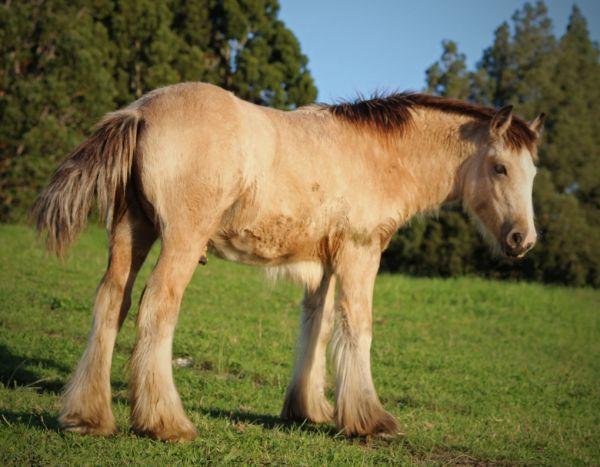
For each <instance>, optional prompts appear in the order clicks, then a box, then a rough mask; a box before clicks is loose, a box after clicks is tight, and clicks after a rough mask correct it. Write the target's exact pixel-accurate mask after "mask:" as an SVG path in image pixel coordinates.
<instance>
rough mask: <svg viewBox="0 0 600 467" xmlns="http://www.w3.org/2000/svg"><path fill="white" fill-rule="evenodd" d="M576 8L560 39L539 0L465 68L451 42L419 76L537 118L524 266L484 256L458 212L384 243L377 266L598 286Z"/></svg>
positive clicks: (593, 185)
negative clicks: (532, 219) (532, 224)
mask: <svg viewBox="0 0 600 467" xmlns="http://www.w3.org/2000/svg"><path fill="white" fill-rule="evenodd" d="M598 53H599V50H598V45H597V44H595V43H593V42H592V41H591V40H590V37H589V32H588V29H587V24H586V20H585V18H584V17H583V15H582V14H581V11H580V10H579V9H578V8H577V6H574V7H573V11H572V14H571V17H570V20H569V24H568V27H567V30H566V32H565V33H564V35H563V36H562V37H561V38H560V39H558V40H557V39H556V38H555V37H554V36H553V34H552V24H551V21H550V19H549V18H548V16H547V10H546V6H545V5H544V3H543V2H537V3H535V4H529V3H528V4H525V5H524V6H523V8H522V9H520V10H518V11H517V12H516V13H515V14H514V15H513V17H512V27H511V25H509V24H508V23H503V24H502V25H500V27H499V28H498V29H497V30H496V32H495V38H494V43H493V44H492V46H490V47H489V48H488V49H486V50H485V51H484V53H483V56H482V58H481V60H480V61H479V63H478V64H477V66H476V68H475V69H474V70H470V71H469V70H468V69H467V66H466V62H465V56H464V54H462V53H460V51H459V50H458V47H457V45H456V43H454V42H452V41H445V42H444V43H443V53H442V57H441V59H440V60H439V61H438V62H436V63H435V64H433V65H432V66H431V67H430V68H429V69H428V70H427V72H426V76H427V84H428V89H427V90H428V91H429V92H434V93H437V94H442V95H445V96H452V97H458V98H462V99H469V100H471V101H474V102H477V103H481V104H484V105H489V106H494V107H501V106H504V105H507V104H513V105H515V108H516V109H517V111H518V112H519V114H521V115H523V116H525V117H528V118H534V117H535V116H536V115H537V114H539V113H540V112H545V113H546V114H547V116H548V117H547V120H546V125H545V130H544V139H543V143H542V146H541V148H540V154H539V159H540V162H539V168H538V176H537V178H536V183H535V186H534V205H535V211H536V224H537V227H538V230H539V232H540V233H541V238H540V240H539V242H538V244H537V246H536V247H535V248H534V250H533V251H532V252H531V253H529V254H528V256H527V257H526V259H525V260H523V261H520V262H514V261H509V260H504V259H501V258H492V257H490V255H489V253H487V251H486V248H485V246H484V245H483V242H482V240H481V239H479V238H478V236H477V235H476V234H475V233H474V230H473V227H472V226H470V225H469V223H468V220H467V218H466V216H465V215H464V214H463V213H461V212H460V211H459V210H458V209H449V210H444V211H443V212H441V213H440V214H439V216H438V217H439V219H426V220H416V221H414V222H413V223H412V224H411V225H410V226H408V227H407V228H406V229H404V230H402V231H401V232H400V233H399V234H398V235H396V237H395V238H394V240H393V241H392V243H391V245H390V248H389V249H388V251H387V252H386V254H385V257H384V263H383V265H384V268H386V269H388V270H391V271H407V272H410V273H415V274H423V275H442V276H451V275H458V274H464V273H477V274H484V275H489V276H494V277H519V278H526V279H532V280H543V281H546V282H558V283H565V284H572V285H585V284H589V285H593V286H595V287H598V286H600V272H599V271H600V216H599V214H600V212H599V209H600V149H599V148H600V119H599V118H598V117H599V116H600V62H599V60H598V57H599V55H598Z"/></svg>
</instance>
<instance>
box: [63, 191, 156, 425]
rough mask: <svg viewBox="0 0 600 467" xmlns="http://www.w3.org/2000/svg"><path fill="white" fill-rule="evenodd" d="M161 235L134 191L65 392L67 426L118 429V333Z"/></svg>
mask: <svg viewBox="0 0 600 467" xmlns="http://www.w3.org/2000/svg"><path fill="white" fill-rule="evenodd" d="M155 239H156V233H155V230H154V227H153V226H152V224H150V222H149V221H148V220H147V219H146V217H145V216H144V214H143V213H142V212H141V210H140V208H139V206H138V204H137V202H136V201H135V199H133V198H132V197H131V196H129V199H128V208H127V210H126V212H125V213H124V215H123V217H122V218H121V219H120V220H119V221H118V222H117V223H116V224H115V226H114V228H113V229H112V231H111V233H110V239H109V261H108V267H107V270H106V273H105V274H104V277H103V278H102V281H101V282H100V285H99V286H98V290H97V292H96V297H95V300H94V309H93V323H92V329H91V331H90V334H89V337H88V343H87V347H86V349H85V352H84V353H83V356H82V357H81V360H80V361H79V364H78V365H77V369H76V370H75V373H74V375H73V377H72V378H71V380H70V382H69V383H68V384H67V386H66V388H65V391H64V393H63V397H62V408H61V411H60V416H59V423H60V425H61V427H62V428H63V429H64V430H66V431H72V432H77V433H81V434H91V435H110V434H112V433H114V432H115V430H116V425H115V418H114V416H113V414H112V410H111V387H110V368H111V360H112V353H113V348H114V343H115V339H116V336H117V333H118V331H119V329H120V327H121V324H122V323H123V321H124V319H125V317H126V316H127V312H128V311H129V307H130V305H131V289H132V287H133V283H134V281H135V277H136V275H137V273H138V271H139V269H140V267H141V266H142V264H143V262H144V260H145V259H146V256H147V254H148V252H149V251H150V248H151V247H152V244H153V243H154V241H155Z"/></svg>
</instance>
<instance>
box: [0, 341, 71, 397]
mask: <svg viewBox="0 0 600 467" xmlns="http://www.w3.org/2000/svg"><path fill="white" fill-rule="evenodd" d="M35 367H38V368H39V367H42V368H52V369H55V370H58V371H59V372H60V373H64V374H69V372H70V369H69V368H67V367H66V366H64V365H62V364H61V363H58V362H55V361H54V360H50V359H48V358H31V357H23V356H20V355H17V354H15V353H14V352H13V351H12V350H11V349H10V348H9V347H7V346H6V345H4V344H0V381H1V382H2V383H3V384H4V387H6V388H7V389H15V388H28V389H32V390H35V391H37V392H38V393H55V394H57V393H59V392H60V391H61V389H62V387H63V386H64V381H62V380H61V379H59V378H57V377H54V378H48V377H43V376H41V375H40V374H39V373H37V372H36V371H35V370H34V369H32V368H35Z"/></svg>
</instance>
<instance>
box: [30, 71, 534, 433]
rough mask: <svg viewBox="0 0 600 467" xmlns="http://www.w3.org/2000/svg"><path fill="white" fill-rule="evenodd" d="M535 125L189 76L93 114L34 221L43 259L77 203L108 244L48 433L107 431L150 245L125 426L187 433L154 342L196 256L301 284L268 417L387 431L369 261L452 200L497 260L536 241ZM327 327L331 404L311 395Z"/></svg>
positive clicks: (435, 103) (67, 228)
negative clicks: (250, 97)
mask: <svg viewBox="0 0 600 467" xmlns="http://www.w3.org/2000/svg"><path fill="white" fill-rule="evenodd" d="M543 118H544V117H543V114H542V115H540V116H538V117H537V118H536V119H535V120H533V121H532V122H530V123H526V122H525V121H524V120H522V119H520V118H519V117H517V116H513V112H512V108H511V107H504V108H502V109H501V110H499V111H495V110H493V109H489V108H486V107H481V106H476V105H473V104H469V103H466V102H463V101H459V100H453V99H449V98H444V97H436V96H430V95H425V94H416V93H400V94H392V95H389V96H375V97H373V98H371V99H367V100H362V101H357V102H353V103H342V104H337V105H310V106H307V107H302V108H299V109H297V110H294V111H280V110H275V109H271V108H265V107H260V106H257V105H254V104H252V103H249V102H245V101H243V100H241V99H239V98H236V97H235V96H234V95H233V94H231V93H230V92H227V91H225V90H222V89H220V88H218V87H215V86H212V85H209V84H202V83H184V84H179V85H174V86H169V87H165V88H162V89H158V90H155V91H153V92H150V93H149V94H147V95H145V96H143V97H142V98H140V99H139V100H137V101H136V102H134V103H133V104H131V105H129V106H128V107H126V108H124V109H122V110H118V111H116V112H113V113H110V114H108V115H107V116H106V117H105V118H104V119H103V120H102V121H101V122H100V123H99V124H98V126H97V127H96V129H95V132H94V133H93V134H92V136H91V137H90V138H89V139H87V140H86V141H84V142H83V143H82V144H81V145H80V146H79V147H77V148H76V149H75V150H74V151H73V153H72V154H71V155H70V156H69V157H68V158H67V159H66V160H65V161H64V162H63V163H62V165H60V167H59V168H58V169H57V171H56V172H55V174H54V175H53V177H52V179H51V181H50V183H49V185H48V186H47V187H46V188H45V189H44V191H43V192H42V193H41V195H40V197H39V198H38V201H37V204H36V206H35V211H34V212H35V216H36V220H37V228H38V229H39V230H41V231H47V247H48V249H50V250H53V251H55V252H57V253H58V254H59V255H61V254H63V253H64V252H65V251H66V249H67V247H68V246H69V244H71V243H72V242H73V241H74V240H75V238H76V236H77V234H78V233H79V232H80V231H81V230H82V228H83V227H84V225H85V222H86V219H87V216H88V212H89V210H90V208H91V205H92V202H93V201H94V198H95V199H96V200H97V202H98V205H99V208H100V211H101V212H102V213H103V215H104V216H105V217H106V222H107V227H108V234H109V262H108V268H107V270H106V273H105V274H104V277H103V279H102V281H101V283H100V286H99V288H98V290H97V294H96V298H95V302H94V308H93V324H92V329H91V332H90V335H89V340H88V342H87V348H86V350H85V352H84V354H83V356H82V358H81V360H80V362H79V365H78V366H77V369H76V371H75V374H74V375H73V377H72V379H71V381H70V383H69V384H68V385H67V387H66V390H65V393H64V395H63V405H62V410H61V413H60V418H59V420H60V424H61V426H62V427H63V428H64V429H66V430H69V431H75V432H79V433H84V434H96V435H108V434H111V433H113V432H114V431H115V419H114V417H113V414H112V411H111V387H110V366H111V357H112V352H113V346H114V343H115V338H116V335H117V332H118V331H119V328H120V327H121V324H122V323H123V320H124V319H125V317H126V315H127V312H128V309H129V307H130V304H131V289H132V286H133V283H134V280H135V277H136V274H137V272H138V270H139V269H140V267H141V265H142V263H143V262H144V259H145V258H146V255H147V254H148V251H149V250H150V247H151V246H152V244H153V243H154V242H155V241H156V240H157V239H158V238H160V242H161V251H160V256H159V259H158V262H157V264H156V266H155V267H154V270H153V272H152V274H151V276H150V278H149V279H148V282H147V284H146V288H145V290H144V293H143V295H142V298H141V301H140V306H139V313H138V317H137V338H136V343H135V347H134V350H133V355H132V358H131V382H130V397H131V423H132V426H133V429H134V430H135V431H136V432H138V433H142V434H146V435H148V436H152V437H155V438H158V439H163V440H189V439H193V438H194V437H195V436H196V435H197V433H196V429H195V428H194V426H193V424H192V423H191V422H190V421H189V420H188V418H187V417H186V415H185V412H184V410H183V406H182V403H181V399H180V397H179V394H178V393H177V390H176V388H175V384H174V381H173V375H172V367H171V359H172V355H171V347H172V340H173V332H174V329H175V325H176V322H177V317H178V313H179V306H180V303H181V299H182V295H183V293H184V290H185V288H186V286H187V284H188V282H189V281H190V279H191V277H192V274H193V272H194V270H195V268H196V266H197V265H198V262H199V261H200V260H202V261H204V258H205V254H206V251H207V248H208V249H210V250H211V251H213V252H214V253H215V254H216V255H218V256H221V257H223V258H225V259H228V260H232V261H239V262H242V263H246V264H254V265H259V266H264V267H266V268H268V269H269V271H270V272H271V274H273V275H275V276H288V277H291V278H293V279H296V280H297V281H299V282H301V283H302V284H303V285H304V288H305V296H304V301H303V305H302V308H303V310H302V319H301V332H300V338H299V344H298V356H297V359H296V363H295V369H294V373H293V377H292V380H291V383H290V385H289V387H288V390H287V394H286V396H285V403H284V407H283V411H282V417H284V418H286V419H292V420H309V421H311V422H314V423H321V422H328V421H331V420H333V421H334V422H335V424H336V425H337V427H338V428H339V429H340V430H341V431H342V432H343V433H345V434H346V435H368V434H380V435H393V434H395V433H396V432H397V431H398V428H397V423H396V421H395V419H394V418H393V417H392V416H391V415H390V414H389V413H388V412H386V411H385V410H384V408H383V407H382V405H381V403H380V401H379V398H378V396H377V393H376V391H375V386H374V385H373V381H372V378H371V362H370V347H371V338H372V317H371V314H372V296H373V287H374V283H375V277H376V274H377V270H378V267H379V262H380V257H381V253H382V251H383V250H384V249H385V248H386V246H387V244H388V242H389V241H390V238H391V236H392V235H393V234H394V232H395V231H396V230H397V229H398V228H399V227H400V226H402V225H403V224H404V223H405V222H406V221H407V220H409V219H410V218H411V217H412V216H413V215H415V214H417V213H422V212H427V211H431V210H434V209H436V208H438V207H439V206H441V205H443V204H444V203H450V202H459V203H461V204H462V206H463V207H464V209H465V210H466V211H467V212H468V213H469V214H470V215H471V217H472V218H473V220H474V221H475V224H476V225H477V226H478V227H479V228H480V229H481V230H482V232H483V233H484V235H485V236H486V237H487V238H488V239H489V240H490V241H491V243H493V244H494V245H496V247H497V248H498V249H499V250H501V251H502V252H503V253H504V254H506V255H509V256H514V257H520V256H522V255H524V254H525V253H526V252H527V251H528V250H529V249H530V248H531V247H532V246H533V244H534V243H535V241H536V230H535V227H534V221H533V207H532V187H533V179H534V176H535V172H536V168H535V164H534V162H535V160H536V157H537V156H536V147H537V144H538V141H539V136H540V132H541V128H542V125H543ZM336 289H337V294H336ZM334 310H335V311H336V313H334ZM334 314H335V315H336V317H335V321H336V326H335V331H334ZM332 334H333V363H334V366H335V405H334V408H332V406H331V405H330V403H329V402H328V401H327V399H326V396H325V391H324V388H325V379H326V378H325V374H326V372H325V365H326V347H327V345H328V341H329V340H330V338H331V336H332Z"/></svg>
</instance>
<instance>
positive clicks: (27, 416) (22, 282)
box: [0, 226, 600, 465]
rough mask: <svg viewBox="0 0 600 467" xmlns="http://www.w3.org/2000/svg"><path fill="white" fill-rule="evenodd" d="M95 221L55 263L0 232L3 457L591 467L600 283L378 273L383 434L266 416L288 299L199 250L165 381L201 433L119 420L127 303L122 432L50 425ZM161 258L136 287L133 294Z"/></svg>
mask: <svg viewBox="0 0 600 467" xmlns="http://www.w3.org/2000/svg"><path fill="white" fill-rule="evenodd" d="M105 244H106V241H105V238H104V233H103V232H102V231H101V230H100V229H97V228H92V229H90V230H88V232H87V233H86V234H85V235H84V236H83V238H82V239H81V241H80V242H79V244H78V245H77V246H76V247H75V248H74V250H73V251H72V252H71V254H70V255H69V257H68V260H67V261H66V262H64V263H61V262H59V261H57V260H55V259H53V258H49V257H46V256H45V254H44V253H43V252H42V251H41V249H40V248H39V247H38V246H37V245H36V243H35V241H34V235H33V233H32V232H31V231H30V230H29V229H27V228H25V227H20V226H0V263H1V265H2V267H1V269H0V463H1V464H2V465H6V464H21V465H22V464H26V463H27V464H59V463H60V464H71V463H85V464H109V463H125V462H130V463H131V462H134V463H144V464H164V463H168V464H174V463H186V464H187V463H192V462H213V463H217V462H218V463H227V462H229V463H234V462H235V463H237V462H245V463H277V464H280V463H290V464H292V463H293V464H321V465H322V464H331V463H333V464H350V463H351V464H373V463H395V464H410V463H433V464H436V463H439V464H444V463H451V464H455V463H458V464H475V463H489V464H553V465H556V464H562V465H574V464H596V465H598V464H600V435H599V432H600V358H599V357H600V307H599V306H598V305H599V299H600V292H598V291H593V290H575V289H566V288H559V287H546V286H541V285H535V284H508V283H499V282H490V281H485V280H481V279H473V278H465V279H453V280H437V279H415V278H410V277H405V276H387V275H383V276H381V277H379V278H378V282H377V286H376V294H375V328H374V334H375V337H374V343H373V352H372V355H373V372H374V379H375V384H376V386H377V387H378V390H379V394H380V397H381V399H382V401H383V403H384V405H385V406H386V408H387V409H388V410H389V411H390V412H391V413H392V414H394V415H395V416H396V417H397V418H398V420H399V421H400V424H401V427H402V430H403V433H404V434H403V435H402V436H400V437H398V438H397V439H394V440H380V439H371V438H367V439H359V438H356V439H346V438H344V437H342V436H340V435H338V434H337V433H336V430H335V428H334V427H333V426H312V425H307V424H286V423H283V422H282V421H281V420H279V418H278V414H279V411H280V409H281V404H282V402H283V395H284V391H285V388H286V385H287V381H288V378H289V376H290V372H291V363H292V359H293V353H294V345H295V339H296V335H297V332H298V326H297V325H298V321H299V306H298V304H299V301H300V297H301V291H300V289H299V288H298V287H296V286H293V285H289V284H279V285H277V286H275V287H272V286H269V285H268V284H267V283H266V282H265V280H264V279H263V276H262V273H261V271H259V270H257V269H253V268H248V267H243V266H239V265H234V264H230V263H225V262H222V261H218V260H216V259H214V258H210V259H209V264H208V266H207V267H199V268H198V270H197V271H196V274H195V276H194V279H193V281H192V283H191V284H190V286H189V288H188V290H187V293H186V296H185V299H184V302H183V305H182V311H181V315H180V320H179V326H178V329H177V332H176V335H175V344H174V356H175V357H188V358H191V359H192V361H193V364H192V365H191V366H189V367H186V368H176V369H175V379H176V382H177V385H178V388H179V391H180V393H181V396H182V400H183V402H184V405H185V407H186V410H187V412H188V414H189V416H190V418H191V420H192V421H193V422H194V423H195V424H196V426H197V427H198V431H199V433H200V436H199V438H198V439H197V440H196V441H194V442H193V443H189V444H167V443H162V442H157V441H152V440H149V439H145V438H140V437H138V436H136V435H134V434H132V433H131V432H130V430H129V428H128V411H129V406H128V401H127V360H128V357H129V354H130V350H131V348H132V346H133V342H134V321H135V320H134V317H135V314H136V311H137V310H136V309H135V307H134V309H132V311H131V313H130V316H129V318H128V319H127V321H126V323H125V325H124V328H123V330H122V332H121V334H120V335H119V338H118V341H117V346H116V351H115V358H114V365H113V371H112V384H113V394H114V404H113V409H114V411H115V415H116V417H117V423H118V426H119V429H120V433H119V434H118V435H116V436H114V437H111V438H106V439H102V438H93V437H81V436H78V435H73V434H63V433H61V432H60V431H59V430H58V428H57V411H58V407H59V393H60V389H61V387H62V386H63V385H64V384H65V382H66V380H67V378H68V376H69V373H70V372H71V371H72V369H73V368H74V366H75V364H76V362H77V360H78V358H79V356H80V354H81V352H82V351H83V348H84V345H85V341H86V335H87V332H88V328H89V324H90V320H91V312H90V309H91V303H92V300H93V296H94V291H95V288H96V286H97V283H98V282H99V280H100V277H101V276H102V274H103V270H104V267H105V263H106V247H105ZM155 258H156V250H155V251H153V255H152V257H151V258H149V261H147V264H146V265H145V266H144V269H143V271H142V274H141V276H140V279H141V280H138V283H137V284H136V291H135V298H134V301H135V302H136V303H137V297H139V293H140V291H141V288H142V285H143V282H144V281H145V278H146V277H147V276H148V273H149V271H150V268H151V266H152V264H153V263H154V261H155Z"/></svg>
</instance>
